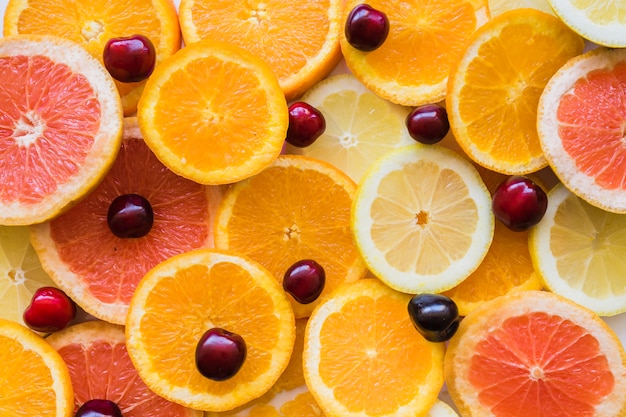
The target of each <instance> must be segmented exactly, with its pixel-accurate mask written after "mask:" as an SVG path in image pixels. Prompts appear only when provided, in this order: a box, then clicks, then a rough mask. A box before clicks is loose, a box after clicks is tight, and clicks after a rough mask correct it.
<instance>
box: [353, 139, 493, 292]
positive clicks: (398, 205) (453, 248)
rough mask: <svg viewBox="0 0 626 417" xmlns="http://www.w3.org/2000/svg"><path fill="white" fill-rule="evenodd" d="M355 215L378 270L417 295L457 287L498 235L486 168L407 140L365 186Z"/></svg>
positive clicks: (362, 243)
mask: <svg viewBox="0 0 626 417" xmlns="http://www.w3.org/2000/svg"><path fill="white" fill-rule="evenodd" d="M351 220H352V231H353V234H354V237H355V241H356V243H357V246H358V248H359V250H360V252H361V255H362V256H363V259H364V260H365V263H366V264H367V266H368V267H369V269H370V271H371V272H372V273H373V274H374V275H376V276H377V277H378V278H380V279H381V280H382V281H383V282H385V283H386V284H388V285H389V286H390V287H392V288H394V289H397V290H399V291H404V292H409V293H421V292H441V291H445V290H447V289H450V288H452V287H454V286H455V285H457V284H458V283H459V282H461V281H462V280H463V279H465V278H466V277H467V276H468V275H469V274H471V273H472V272H473V271H474V270H475V269H476V268H477V267H478V265H479V264H480V263H481V261H482V260H483V258H484V257H485V255H486V253H487V251H488V249H489V246H490V244H491V241H492V238H493V233H494V217H493V213H492V212H491V196H490V194H489V191H488V189H487V187H486V186H485V184H484V183H483V181H482V179H481V178H480V175H479V174H478V171H477V170H476V168H474V167H473V166H472V164H471V163H470V162H469V161H468V160H466V159H464V158H463V157H461V156H460V155H459V154H457V153H455V152H454V151H451V150H449V149H446V148H443V147H441V146H439V145H431V146H428V145H421V144H415V145H410V146H405V147H402V148H399V149H396V150H392V151H390V152H388V153H387V154H385V155H384V156H382V157H381V158H380V159H378V160H377V161H376V162H375V163H374V164H373V165H372V166H371V168H370V169H369V170H368V171H367V173H366V174H365V176H364V177H363V179H362V181H361V183H360V184H359V186H358V188H357V193H356V196H355V200H354V203H353V210H352V219H351Z"/></svg>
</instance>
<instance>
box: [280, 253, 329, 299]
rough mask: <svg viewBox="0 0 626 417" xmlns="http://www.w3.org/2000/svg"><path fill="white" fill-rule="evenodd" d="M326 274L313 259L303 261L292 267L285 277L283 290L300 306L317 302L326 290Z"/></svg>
mask: <svg viewBox="0 0 626 417" xmlns="http://www.w3.org/2000/svg"><path fill="white" fill-rule="evenodd" d="M325 283H326V272H325V271H324V268H323V267H322V266H321V265H320V264H318V263H317V262H315V261H314V260H312V259H303V260H301V261H298V262H296V263H294V264H293V265H291V266H290V267H289V269H287V271H286V272H285V276H284V277H283V288H284V290H285V291H287V292H288V293H289V294H291V296H292V297H293V298H295V300H296V301H297V302H299V303H300V304H309V303H312V302H313V301H315V300H317V297H319V296H320V294H321V293H322V291H323V290H324V284H325Z"/></svg>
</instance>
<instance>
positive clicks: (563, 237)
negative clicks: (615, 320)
mask: <svg viewBox="0 0 626 417" xmlns="http://www.w3.org/2000/svg"><path fill="white" fill-rule="evenodd" d="M548 201H549V202H550V203H549V204H548V210H547V211H546V214H545V215H544V217H543V219H542V220H541V222H539V224H537V225H536V226H535V227H534V228H533V230H532V231H531V232H530V241H529V244H530V254H531V257H532V260H533V263H534V264H535V267H536V270H537V272H539V274H540V275H541V277H542V279H543V281H544V282H545V285H546V287H547V288H549V289H550V290H551V291H553V292H556V293H558V294H560V295H562V296H564V297H567V298H569V299H571V300H573V301H576V302H577V303H579V304H581V305H583V306H585V307H587V308H589V309H591V310H593V311H595V312H596V313H597V314H599V315H602V316H612V315H615V314H618V313H621V312H624V311H626V290H625V288H626V249H625V248H626V236H624V235H623V233H622V230H624V229H625V228H626V216H624V215H621V214H615V213H610V212H607V211H605V210H601V209H599V208H597V207H595V206H592V205H590V204H588V203H587V202H585V201H584V200H582V199H580V198H579V197H577V196H576V195H575V194H573V193H571V192H570V191H569V190H568V189H567V188H566V187H564V186H563V185H562V184H558V185H556V186H555V187H554V188H553V189H552V190H551V191H550V192H549V193H548Z"/></svg>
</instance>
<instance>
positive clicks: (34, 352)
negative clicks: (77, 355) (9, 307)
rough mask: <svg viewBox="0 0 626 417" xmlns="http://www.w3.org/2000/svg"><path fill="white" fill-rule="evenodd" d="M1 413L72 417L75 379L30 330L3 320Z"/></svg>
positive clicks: (0, 339)
mask: <svg viewBox="0 0 626 417" xmlns="http://www.w3.org/2000/svg"><path fill="white" fill-rule="evenodd" d="M0 361H1V363H2V367H0V380H1V381H2V384H0V414H2V415H6V416H41V417H71V416H73V415H74V413H73V410H74V397H73V395H74V394H73V391H72V381H71V379H70V374H69V372H68V369H67V366H66V365H65V363H64V362H63V359H62V358H61V356H59V354H58V353H57V352H56V351H55V350H54V349H53V348H52V346H50V345H49V344H48V343H47V342H46V341H45V340H44V339H42V338H41V337H40V336H38V335H36V334H35V333H33V332H32V331H31V330H30V329H28V328H26V327H24V326H22V325H20V324H18V323H15V322H12V321H9V320H4V319H0Z"/></svg>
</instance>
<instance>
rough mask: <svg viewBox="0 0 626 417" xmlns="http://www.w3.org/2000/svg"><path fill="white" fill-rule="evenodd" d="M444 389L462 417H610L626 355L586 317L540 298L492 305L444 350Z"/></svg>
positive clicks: (551, 297) (524, 294) (623, 391)
mask: <svg viewBox="0 0 626 417" xmlns="http://www.w3.org/2000/svg"><path fill="white" fill-rule="evenodd" d="M444 368H445V377H446V384H447V387H448V390H449V392H450V395H451V397H452V399H453V400H454V403H455V405H456V406H457V408H458V409H459V410H460V412H461V415H463V416H466V417H486V416H490V417H505V416H507V417H509V416H524V417H545V416H550V417H571V416H589V417H618V416H623V415H624V412H626V354H625V352H624V348H623V346H622V344H621V343H620V340H619V339H618V338H617V336H616V335H615V333H614V332H613V331H612V330H611V329H610V328H609V327H608V326H607V324H606V323H604V321H602V320H601V319H600V318H599V317H598V316H597V315H596V314H594V313H593V312H592V311H591V310H588V309H586V308H584V307H581V306H580V305H578V304H575V303H573V302H571V301H569V300H568V299H566V298H563V297H561V296H558V295H556V294H554V293H550V292H545V291H521V292H517V293H512V294H509V295H505V296H502V297H498V298H495V299H493V300H491V301H489V302H486V303H484V304H483V305H482V306H480V307H479V308H477V309H476V310H474V311H473V312H472V313H470V314H469V315H467V316H466V317H465V318H464V319H463V320H462V321H461V324H460V326H459V329H458V331H457V333H456V334H455V335H454V336H453V337H452V339H451V340H450V343H449V345H448V350H447V352H446V357H445V365H444Z"/></svg>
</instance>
